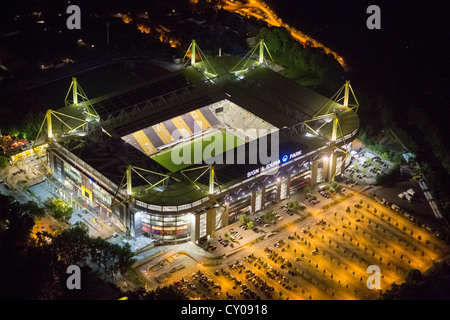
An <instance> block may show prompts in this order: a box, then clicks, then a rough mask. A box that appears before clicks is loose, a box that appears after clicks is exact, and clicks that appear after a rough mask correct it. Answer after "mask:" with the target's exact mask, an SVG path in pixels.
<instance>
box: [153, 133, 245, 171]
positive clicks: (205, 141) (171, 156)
mask: <svg viewBox="0 0 450 320" xmlns="http://www.w3.org/2000/svg"><path fill="white" fill-rule="evenodd" d="M227 139H228V140H229V142H228V145H227ZM230 142H231V143H230ZM242 144H244V140H242V139H241V138H239V137H238V136H236V135H234V134H232V133H231V132H228V131H214V132H211V133H207V134H205V135H203V136H201V137H198V138H195V139H193V140H189V141H185V142H181V143H179V144H177V145H176V146H174V147H171V148H169V149H167V150H164V151H161V152H159V153H157V154H155V155H154V156H152V157H151V158H152V159H153V160H155V161H156V162H158V163H159V164H161V165H162V166H164V167H165V168H166V169H168V170H169V171H171V172H177V171H180V170H182V169H185V168H187V167H189V166H191V165H192V164H195V163H199V162H201V161H203V160H206V159H208V158H210V156H215V155H219V154H221V153H223V152H226V151H228V150H230V149H234V148H236V147H238V146H240V145H242ZM199 160H200V161H199Z"/></svg>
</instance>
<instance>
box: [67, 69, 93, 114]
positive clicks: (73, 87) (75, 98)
mask: <svg viewBox="0 0 450 320" xmlns="http://www.w3.org/2000/svg"><path fill="white" fill-rule="evenodd" d="M64 103H65V106H66V107H68V106H73V107H77V108H83V111H82V113H86V114H87V115H88V116H90V117H93V118H97V119H99V118H100V117H99V116H98V114H97V112H96V111H95V109H94V107H93V106H92V103H91V102H90V100H89V99H88V97H87V96H86V94H85V93H84V91H83V89H82V88H81V86H80V84H79V83H78V80H77V78H75V77H72V82H71V83H70V87H69V90H68V91H67V94H66V98H65V99H64Z"/></svg>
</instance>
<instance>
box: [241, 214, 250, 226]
mask: <svg viewBox="0 0 450 320" xmlns="http://www.w3.org/2000/svg"><path fill="white" fill-rule="evenodd" d="M238 218H239V223H240V224H247V223H249V221H250V219H249V217H248V215H246V214H241V215H239V217H238Z"/></svg>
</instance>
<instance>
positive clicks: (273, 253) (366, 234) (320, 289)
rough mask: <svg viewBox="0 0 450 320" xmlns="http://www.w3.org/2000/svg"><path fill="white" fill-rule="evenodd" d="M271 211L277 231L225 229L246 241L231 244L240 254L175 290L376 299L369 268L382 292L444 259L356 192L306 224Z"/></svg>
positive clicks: (189, 276) (222, 258)
mask: <svg viewBox="0 0 450 320" xmlns="http://www.w3.org/2000/svg"><path fill="white" fill-rule="evenodd" d="M275 211H277V213H278V215H279V216H280V217H284V220H283V221H279V222H277V228H278V229H281V230H279V231H274V230H272V232H265V233H264V236H263V237H262V239H261V240H260V241H257V242H249V241H248V240H250V239H251V237H250V235H251V234H252V233H254V231H253V230H243V229H240V228H239V227H237V228H236V227H234V228H233V227H232V228H230V229H228V230H227V232H230V231H231V229H233V230H234V231H236V232H235V233H233V236H236V233H238V234H239V235H241V236H242V237H243V239H239V238H237V237H236V238H235V242H232V241H231V240H230V241H229V242H230V245H231V243H233V244H235V248H237V246H236V245H238V244H239V245H241V250H240V251H238V250H236V249H235V253H233V250H230V251H227V252H228V254H224V255H222V253H223V252H224V251H223V248H222V249H221V251H220V252H218V253H220V254H217V255H216V256H215V258H211V259H210V260H209V263H199V264H198V266H197V270H196V271H195V272H189V273H188V272H185V275H186V276H185V277H182V278H178V279H177V280H175V283H176V285H178V286H180V287H181V288H183V290H185V291H186V293H188V294H189V295H190V296H191V297H192V298H198V299H205V298H210V299H250V300H258V299H282V300H284V299H286V298H289V299H299V300H303V299H306V300H309V299H313V300H316V299H373V298H376V297H378V296H379V291H378V290H370V289H369V288H368V287H367V284H366V281H367V278H368V276H369V274H368V273H367V267H368V266H370V265H377V266H379V267H380V269H381V290H383V291H384V290H386V289H388V288H389V287H390V285H391V284H392V283H393V282H396V283H402V282H403V281H404V278H405V275H406V274H407V272H408V270H410V269H411V268H416V269H419V270H421V271H424V270H426V269H428V268H429V267H430V266H431V265H432V263H433V261H439V260H441V259H442V258H443V257H444V256H446V255H447V254H448V253H449V248H448V246H447V245H445V244H444V243H443V242H442V241H440V240H439V239H438V238H437V237H436V236H435V235H434V234H433V233H431V232H429V231H427V230H425V229H423V228H421V227H420V226H417V225H416V224H414V223H413V222H412V221H411V220H410V219H408V218H406V217H403V216H402V215H400V214H398V213H396V212H394V211H393V210H391V209H389V208H388V207H386V206H383V205H382V204H380V203H378V202H376V201H374V200H372V199H371V198H367V197H365V196H363V195H361V194H357V193H355V195H354V196H352V197H350V198H348V199H346V200H345V201H342V202H340V203H338V204H336V205H334V206H331V207H329V208H328V209H326V210H317V211H316V212H314V214H313V215H312V216H310V217H307V218H305V219H299V215H296V214H294V215H293V216H289V215H288V214H287V213H286V212H284V211H283V208H279V207H278V208H277V210H275ZM284 224H286V225H287V227H286V228H280V226H282V225H284ZM262 228H263V229H264V227H262ZM270 228H271V229H272V228H273V226H271V227H270ZM259 236H260V235H259V234H258V237H259ZM246 238H247V239H246ZM253 238H254V237H253ZM222 239H223V238H222ZM246 240H247V241H246ZM244 244H245V246H244ZM219 245H220V244H219ZM220 246H221V247H222V245H220ZM226 248H229V246H227V247H226ZM214 254H216V253H214Z"/></svg>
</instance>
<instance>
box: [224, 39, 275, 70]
mask: <svg viewBox="0 0 450 320" xmlns="http://www.w3.org/2000/svg"><path fill="white" fill-rule="evenodd" d="M257 50H258V65H264V64H267V65H268V64H272V65H274V64H275V62H274V60H273V58H272V55H271V54H270V51H269V48H267V45H266V43H265V42H264V39H261V40H259V42H258V43H257V44H256V45H255V46H254V47H253V48H251V49H250V51H249V52H248V53H247V54H246V55H245V56H244V57H243V58H242V59H241V60H239V62H238V63H236V65H235V66H234V67H233V68H231V70H230V73H234V74H235V75H236V76H239V75H241V74H242V73H244V72H247V71H248V69H249V65H250V64H249V62H250V59H251V58H252V56H253V55H254V54H255V53H256V52H257ZM264 52H267V54H268V56H269V58H270V60H267V59H266V58H265V54H264ZM244 60H245V62H244V63H242V62H243V61H244ZM253 65H255V64H253ZM253 65H252V67H253Z"/></svg>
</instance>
